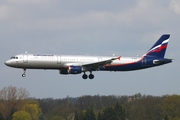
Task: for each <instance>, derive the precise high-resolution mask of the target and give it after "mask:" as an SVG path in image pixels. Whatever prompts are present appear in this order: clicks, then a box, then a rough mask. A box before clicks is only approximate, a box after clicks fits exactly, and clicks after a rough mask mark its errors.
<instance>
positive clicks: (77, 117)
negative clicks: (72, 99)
mask: <svg viewBox="0 0 180 120" xmlns="http://www.w3.org/2000/svg"><path fill="white" fill-rule="evenodd" d="M74 120H79V115H78V111H77V110H76V112H75V117H74Z"/></svg>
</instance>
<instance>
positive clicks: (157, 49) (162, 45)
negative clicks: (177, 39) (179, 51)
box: [145, 34, 170, 58]
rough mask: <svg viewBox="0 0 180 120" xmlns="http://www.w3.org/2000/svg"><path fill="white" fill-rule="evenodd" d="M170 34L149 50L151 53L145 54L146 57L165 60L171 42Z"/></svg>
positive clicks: (165, 35)
mask: <svg viewBox="0 0 180 120" xmlns="http://www.w3.org/2000/svg"><path fill="white" fill-rule="evenodd" d="M169 37H170V35H169V34H164V35H162V36H161V37H160V38H159V40H158V41H157V42H156V43H155V44H154V45H153V46H152V47H151V49H149V51H148V52H147V53H146V54H145V56H147V55H148V56H156V57H160V58H164V55H165V52H166V48H167V46H168V42H169Z"/></svg>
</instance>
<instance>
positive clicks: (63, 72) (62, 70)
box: [59, 69, 69, 75]
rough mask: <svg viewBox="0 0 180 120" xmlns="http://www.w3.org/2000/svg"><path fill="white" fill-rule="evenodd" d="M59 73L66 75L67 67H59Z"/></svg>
mask: <svg viewBox="0 0 180 120" xmlns="http://www.w3.org/2000/svg"><path fill="white" fill-rule="evenodd" d="M59 74H63V75H67V74H69V72H68V70H67V69H61V70H59Z"/></svg>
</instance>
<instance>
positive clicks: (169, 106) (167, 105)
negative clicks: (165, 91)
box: [163, 95, 180, 120]
mask: <svg viewBox="0 0 180 120" xmlns="http://www.w3.org/2000/svg"><path fill="white" fill-rule="evenodd" d="M163 111H164V115H167V116H168V118H169V119H170V120H173V119H174V120H175V119H180V96H179V95H172V96H168V97H167V98H166V99H165V100H164V101H163Z"/></svg>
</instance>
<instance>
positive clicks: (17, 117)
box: [12, 111, 32, 120]
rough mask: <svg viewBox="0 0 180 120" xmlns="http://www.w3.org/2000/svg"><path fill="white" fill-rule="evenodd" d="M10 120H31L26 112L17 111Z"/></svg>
mask: <svg viewBox="0 0 180 120" xmlns="http://www.w3.org/2000/svg"><path fill="white" fill-rule="evenodd" d="M12 120H32V119H31V116H30V114H29V113H28V112H26V111H17V112H15V113H14V114H13V119H12Z"/></svg>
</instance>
